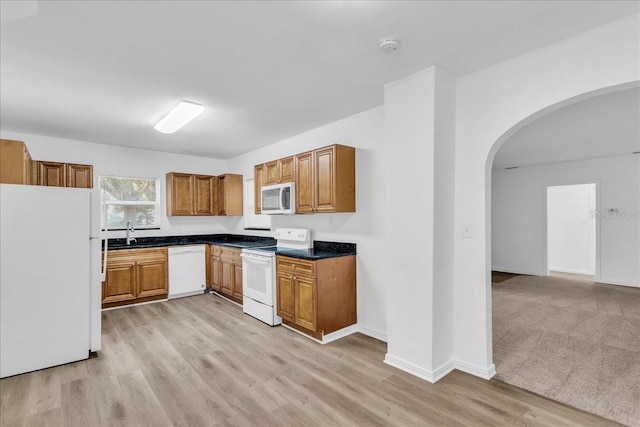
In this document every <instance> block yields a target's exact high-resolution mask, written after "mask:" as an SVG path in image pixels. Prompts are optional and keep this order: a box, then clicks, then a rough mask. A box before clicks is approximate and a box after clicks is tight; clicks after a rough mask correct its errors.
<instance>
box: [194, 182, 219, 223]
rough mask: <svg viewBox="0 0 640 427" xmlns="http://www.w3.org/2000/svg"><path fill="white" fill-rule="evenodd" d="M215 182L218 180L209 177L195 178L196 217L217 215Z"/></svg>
mask: <svg viewBox="0 0 640 427" xmlns="http://www.w3.org/2000/svg"><path fill="white" fill-rule="evenodd" d="M214 180H216V181H217V178H215V177H213V176H209V175H195V176H194V186H195V191H194V195H195V200H194V213H195V214H196V215H215V211H214V204H215V203H214V200H215V199H216V195H217V194H216V193H214V188H215V184H214Z"/></svg>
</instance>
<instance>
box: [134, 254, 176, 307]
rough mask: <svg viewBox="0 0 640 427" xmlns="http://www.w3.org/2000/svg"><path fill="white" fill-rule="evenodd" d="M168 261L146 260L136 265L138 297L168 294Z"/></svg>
mask: <svg viewBox="0 0 640 427" xmlns="http://www.w3.org/2000/svg"><path fill="white" fill-rule="evenodd" d="M167 264H168V263H167V260H166V259H162V260H144V261H138V262H137V265H136V275H137V277H136V279H137V285H138V286H137V288H138V289H137V291H138V292H137V297H138V298H146V297H152V296H157V295H163V294H165V295H166V294H167V291H168V288H169V287H168V283H169V279H168V268H167Z"/></svg>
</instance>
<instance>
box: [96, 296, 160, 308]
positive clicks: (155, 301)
mask: <svg viewBox="0 0 640 427" xmlns="http://www.w3.org/2000/svg"><path fill="white" fill-rule="evenodd" d="M167 301H169V300H168V299H166V298H165V299H157V300H153V301H145V302H137V303H135V304H125V305H119V306H117V307H109V308H103V309H102V311H110V310H118V309H120V308H131V307H135V306H136V305H147V304H155V303H157V302H167Z"/></svg>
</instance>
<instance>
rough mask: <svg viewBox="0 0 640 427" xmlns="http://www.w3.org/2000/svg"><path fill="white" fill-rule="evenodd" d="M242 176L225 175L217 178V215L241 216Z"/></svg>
mask: <svg viewBox="0 0 640 427" xmlns="http://www.w3.org/2000/svg"><path fill="white" fill-rule="evenodd" d="M243 187H244V183H243V182H242V175H236V174H230V173H228V174H225V175H220V176H219V177H218V204H219V208H218V215H229V216H234V215H236V216H241V215H243V211H242V189H243Z"/></svg>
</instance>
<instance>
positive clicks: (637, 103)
mask: <svg viewBox="0 0 640 427" xmlns="http://www.w3.org/2000/svg"><path fill="white" fill-rule="evenodd" d="M634 151H640V88H634V89H627V90H623V91H619V92H613V93H609V94H606V95H600V96H596V97H594V98H590V99H587V100H584V101H580V102H577V103H575V104H571V105H568V106H566V107H563V108H561V109H559V110H556V111H553V112H551V113H549V114H547V115H545V116H542V117H541V118H539V119H537V120H535V121H533V122H531V123H529V124H527V125H526V126H524V127H523V128H522V129H520V130H518V131H517V132H516V133H514V134H513V135H512V136H511V137H509V139H507V140H506V141H505V142H504V144H503V145H502V147H500V149H499V150H498V152H497V153H496V156H495V159H494V161H493V169H504V168H508V167H522V166H532V165H541V164H547V163H558V162H566V161H572V160H580V159H595V158H600V157H611V156H619V155H625V154H631V153H633V152H634Z"/></svg>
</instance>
